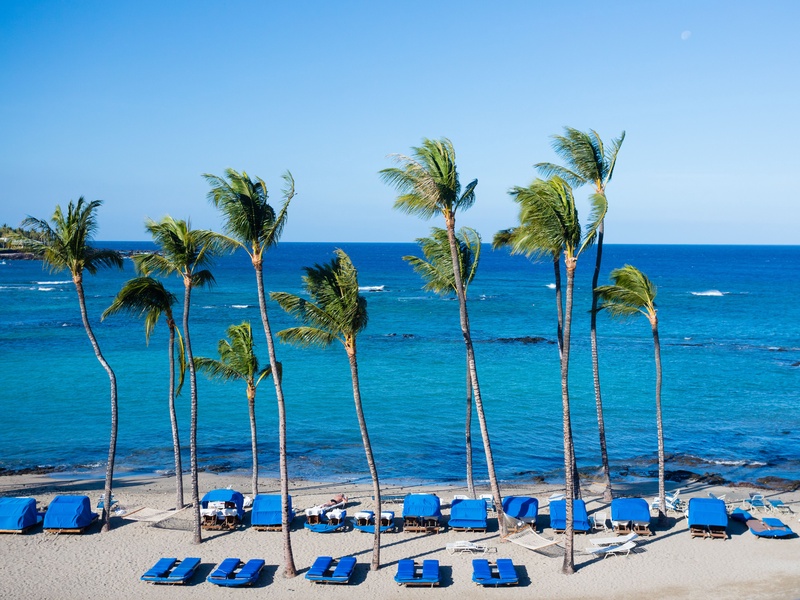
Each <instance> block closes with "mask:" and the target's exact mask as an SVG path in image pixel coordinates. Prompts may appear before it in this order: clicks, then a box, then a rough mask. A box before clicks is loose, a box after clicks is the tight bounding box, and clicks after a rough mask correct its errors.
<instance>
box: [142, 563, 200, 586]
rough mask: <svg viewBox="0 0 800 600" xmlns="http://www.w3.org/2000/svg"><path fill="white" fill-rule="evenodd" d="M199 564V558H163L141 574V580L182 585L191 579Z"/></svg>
mask: <svg viewBox="0 0 800 600" xmlns="http://www.w3.org/2000/svg"><path fill="white" fill-rule="evenodd" d="M199 564H200V559H199V558H184V559H183V560H178V559H177V558H162V559H159V561H158V562H157V563H156V564H155V565H153V566H152V567H151V568H150V570H148V571H147V572H146V573H145V574H144V575H142V576H141V580H142V581H147V582H150V583H170V584H178V585H181V584H184V583H186V582H187V581H189V579H191V577H192V575H194V572H195V570H196V569H197V566H198V565H199Z"/></svg>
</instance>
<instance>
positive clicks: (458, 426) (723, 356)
mask: <svg viewBox="0 0 800 600" xmlns="http://www.w3.org/2000/svg"><path fill="white" fill-rule="evenodd" d="M98 245H102V246H106V247H114V248H117V249H150V248H152V246H150V245H148V244H147V243H145V242H131V243H111V242H108V243H99V244H98ZM338 246H339V247H342V248H343V249H344V250H345V251H346V252H348V253H349V254H350V256H351V257H352V259H353V262H354V263H355V265H356V267H357V268H358V270H359V283H360V284H361V285H362V286H364V288H365V291H364V295H365V296H366V297H367V299H368V310H369V325H368V327H367V329H366V330H365V331H364V332H363V333H362V334H361V336H360V338H359V367H360V375H361V386H362V394H363V401H364V410H365V413H366V418H367V422H368V426H369V429H370V435H371V438H372V444H373V449H374V453H375V457H376V460H377V463H378V469H379V473H380V475H381V477H382V478H384V479H386V480H405V481H422V482H443V481H448V482H456V483H457V482H459V481H463V479H464V442H463V440H464V417H465V415H464V412H465V408H464V407H465V358H464V344H463V340H462V337H461V332H460V328H459V320H458V304H457V302H456V301H455V300H454V299H447V298H440V297H437V296H434V295H432V294H429V293H426V292H423V291H422V289H421V286H422V283H421V281H420V280H419V278H418V276H417V275H416V274H415V273H414V272H413V271H412V269H411V268H410V267H409V266H408V265H407V264H406V263H405V262H404V261H403V260H402V256H404V255H407V254H419V251H418V248H417V246H416V245H415V244H354V243H345V244H340V245H338ZM335 247H337V245H336V244H332V243H331V244H327V243H282V244H281V245H280V246H279V247H278V248H276V249H274V250H272V251H271V252H270V253H269V254H268V259H267V261H266V267H265V282H266V286H267V290H268V291H288V292H294V293H300V292H301V275H302V267H303V266H310V265H313V264H314V263H322V262H326V261H328V260H330V259H331V258H332V251H333V249H334V248H335ZM603 258H604V260H603V263H604V264H603V274H602V276H601V282H607V281H608V273H609V272H610V271H611V269H613V268H616V267H620V266H622V265H623V264H625V263H630V264H633V265H635V266H637V267H638V268H639V269H641V270H642V271H644V272H645V273H646V274H647V275H648V276H649V277H650V278H651V279H652V280H653V281H654V282H655V283H656V284H657V286H658V297H657V304H658V308H659V323H660V325H659V326H660V335H661V344H662V357H663V373H664V380H663V411H664V430H665V444H666V450H667V454H668V464H667V470H668V471H670V470H678V469H686V470H690V471H694V472H696V473H700V474H703V473H718V474H720V475H721V476H722V477H724V478H725V479H727V480H729V481H737V482H741V481H756V480H757V479H759V478H763V477H778V478H786V479H790V480H797V479H800V366H798V365H800V338H799V335H800V303H799V302H798V299H799V298H800V247H797V246H795V247H756V246H637V245H617V246H614V245H606V246H605V248H604V257H603ZM125 262H126V266H125V269H124V271H121V272H120V271H103V272H101V273H99V274H98V275H96V276H91V275H88V274H87V275H86V279H85V289H86V295H87V304H88V310H89V313H90V318H91V321H92V324H93V327H94V330H95V334H96V335H97V338H98V340H99V343H100V345H101V348H102V349H103V352H104V354H105V356H106V358H107V359H108V361H109V363H110V364H111V365H112V367H113V368H114V370H115V371H116V373H117V378H118V383H119V407H120V422H119V445H118V455H117V472H118V473H120V474H133V473H136V474H147V473H166V472H169V471H170V469H171V461H172V451H171V443H172V442H171V435H170V425H169V418H168V412H167V383H168V369H167V366H168V363H167V339H168V338H167V331H166V327H165V325H164V324H163V323H162V324H159V326H157V328H156V331H155V332H154V334H153V336H152V338H151V340H150V345H149V346H147V345H146V344H145V336H144V328H143V323H142V322H141V321H140V320H137V319H134V318H130V317H128V316H124V315H117V316H114V317H111V318H109V319H107V320H106V321H104V322H100V314H101V312H102V311H103V310H104V309H105V308H106V307H107V306H108V305H109V304H110V303H111V301H112V299H113V297H114V295H115V294H116V292H117V291H118V290H119V288H120V286H121V285H122V284H123V283H124V281H126V280H127V279H129V278H131V277H133V276H134V272H133V267H132V264H131V261H130V260H126V261H125ZM593 264H594V255H593V253H587V254H586V255H584V256H583V257H582V258H581V261H580V263H579V265H578V271H577V277H576V290H575V309H574V315H573V317H574V320H573V329H572V341H573V344H572V355H571V356H572V360H571V370H570V393H571V398H572V410H573V426H574V431H575V443H576V450H577V458H578V464H579V467H581V469H586V470H588V471H592V470H593V469H594V470H596V469H597V467H598V465H599V464H600V458H599V450H598V447H599V445H598V439H597V421H596V413H595V403H594V392H593V387H592V375H591V358H590V344H589V314H588V310H589V307H590V302H591V297H590V287H591V275H592V268H593ZM213 271H214V273H215V276H216V281H217V285H216V286H215V287H214V288H212V289H211V290H195V292H194V294H193V303H192V310H191V331H192V341H193V348H194V353H195V355H200V356H215V355H216V346H217V342H218V340H219V339H220V338H222V337H224V336H225V330H226V328H227V327H228V326H229V325H231V324H236V323H241V322H242V321H245V320H249V321H251V322H252V324H253V327H254V330H255V332H256V333H258V332H260V331H262V330H261V324H260V319H259V311H258V300H257V296H256V288H255V277H254V273H253V269H252V266H251V264H250V262H249V259H248V257H247V256H246V255H244V254H235V255H232V256H225V257H222V258H220V259H219V260H218V261H217V263H216V265H215V266H214V268H213ZM553 281H554V280H553V269H552V264H550V263H539V264H536V263H532V262H530V261H528V260H527V259H525V258H524V257H519V256H509V255H508V254H507V253H506V252H504V251H503V252H493V251H491V249H490V248H488V247H487V248H486V249H485V250H484V252H483V254H482V257H481V265H480V268H479V272H478V275H477V278H476V279H475V281H474V282H473V284H472V285H471V287H470V289H469V310H470V319H471V325H472V331H473V338H474V341H475V347H476V357H477V366H478V373H479V379H480V384H481V388H482V394H483V397H484V403H485V407H486V415H487V420H488V424H489V430H490V435H491V441H492V445H493V448H494V451H495V462H496V466H497V469H498V474H499V476H500V478H501V479H502V480H505V481H514V482H518V483H524V482H527V481H531V480H533V479H534V478H537V477H544V478H545V479H547V480H552V481H557V480H558V479H559V478H560V477H563V475H562V474H561V473H560V471H559V468H560V467H563V459H562V441H561V396H560V374H559V361H558V350H557V346H556V345H555V344H554V341H555V331H556V309H555V293H554V290H553ZM167 283H168V285H169V286H170V287H171V288H172V289H173V290H174V292H175V293H176V294H177V295H178V296H179V298H182V289H183V288H182V283H181V282H180V281H179V280H178V279H177V278H175V279H174V280H168V281H167ZM378 289H380V291H374V290H378ZM368 290H369V291H368ZM0 298H1V299H2V307H3V310H2V314H0V323H1V326H0V351H2V361H1V362H0V365H2V366H1V367H0V369H2V371H1V372H2V380H1V381H2V383H0V406H1V407H2V410H3V415H4V426H3V434H2V436H0V468H3V469H6V470H11V471H18V470H23V469H28V468H37V467H38V468H45V469H50V468H52V469H54V470H56V471H66V472H70V473H73V472H80V473H82V474H83V475H85V476H93V475H97V476H101V475H102V473H103V471H104V466H105V459H106V455H107V451H108V430H109V394H108V378H107V376H106V373H105V371H104V370H103V369H102V368H101V366H100V365H99V363H98V362H97V360H96V358H95V356H94V354H93V352H92V349H91V346H90V345H89V341H88V339H87V337H86V334H85V332H84V329H83V326H82V324H81V319H80V314H79V310H78V302H77V298H76V295H75V290H74V287H73V284H72V282H71V279H70V277H69V275H68V274H65V273H63V272H62V273H49V272H48V271H46V270H43V269H42V263H41V262H39V261H11V260H8V261H5V263H4V264H0ZM181 310H182V309H181V306H180V305H179V306H178V307H176V313H177V315H180V314H181ZM269 314H270V319H271V322H272V325H273V329H274V330H275V331H277V330H279V329H282V328H285V327H288V326H291V325H293V324H294V322H293V321H292V320H291V319H290V318H289V317H288V316H287V315H286V314H284V313H283V312H282V311H281V310H280V308H278V307H277V305H275V304H274V303H270V306H269ZM598 335H599V352H600V361H601V380H602V383H603V395H604V402H605V416H606V427H607V435H608V448H609V455H610V459H611V462H612V469H613V471H614V476H615V477H617V478H638V477H649V476H652V475H653V474H654V473H655V468H656V450H657V444H656V425H655V408H654V404H655V396H654V386H655V370H654V359H653V339H652V335H651V332H650V327H649V324H648V322H647V320H646V319H645V318H644V317H642V318H638V319H632V320H629V321H624V322H619V321H612V320H610V319H609V318H608V317H607V316H605V315H601V317H600V318H599V322H598ZM524 337H542V338H545V339H546V340H547V341H545V342H541V343H524V342H523V341H521V340H520V338H524ZM256 339H257V341H260V344H259V346H258V350H259V351H260V356H261V358H262V361H263V362H264V363H265V364H266V362H267V360H268V358H267V354H266V344H265V343H264V342H263V333H262V334H260V335H257V336H256ZM277 352H278V360H280V361H281V362H282V363H283V366H284V385H285V394H286V399H287V411H288V427H289V440H288V441H289V454H290V462H289V469H290V476H292V477H293V478H300V477H302V478H310V479H317V480H344V479H356V480H358V479H364V480H365V481H366V480H368V477H369V475H368V471H367V467H366V461H365V459H364V455H363V447H362V445H361V441H360V436H359V431H358V425H357V422H356V417H355V410H354V408H353V400H352V388H351V383H350V371H349V368H348V363H347V358H346V355H345V353H344V350H343V349H342V348H341V346H334V347H331V348H330V349H327V350H321V349H311V350H301V349H296V348H292V347H289V346H286V345H283V344H278V345H277ZM198 387H199V430H198V445H199V452H200V463H201V467H202V468H205V469H209V470H216V471H241V472H243V473H244V472H246V471H247V469H248V465H249V461H250V454H249V452H250V440H249V425H248V417H247V408H246V407H247V404H246V397H245V389H244V385H243V384H238V383H228V384H223V383H215V382H210V381H208V380H207V379H205V378H204V377H203V376H200V377H199V380H198ZM178 406H179V419H180V421H181V434H182V436H183V437H182V441H183V442H184V444H185V445H187V446H186V447H185V448H184V451H185V454H186V458H185V460H186V462H185V464H187V465H188V421H189V393H188V385H187V388H186V390H185V391H184V393H183V394H182V395H181V396H180V397H179V398H178ZM257 417H258V431H259V440H260V461H261V467H262V473H263V474H264V475H268V476H274V475H276V474H277V464H278V463H277V422H276V410H275V397H274V388H273V387H272V383H271V381H269V380H268V381H265V382H264V383H263V384H262V386H261V387H260V388H259V393H258V397H257ZM473 424H474V431H473V442H474V446H475V451H474V452H475V458H476V468H475V472H476V479H477V480H479V481H485V480H486V473H485V463H484V461H483V449H482V446H481V442H480V432H479V430H478V427H477V419H473Z"/></svg>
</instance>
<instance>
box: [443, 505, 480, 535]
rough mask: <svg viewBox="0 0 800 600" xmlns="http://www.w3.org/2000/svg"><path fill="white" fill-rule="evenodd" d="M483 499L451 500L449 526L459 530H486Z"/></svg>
mask: <svg viewBox="0 0 800 600" xmlns="http://www.w3.org/2000/svg"><path fill="white" fill-rule="evenodd" d="M486 521H487V517H486V502H485V501H484V500H460V499H458V500H453V503H452V504H451V505H450V523H449V525H450V527H451V528H452V529H457V530H460V531H466V530H469V531H486V526H487V524H486Z"/></svg>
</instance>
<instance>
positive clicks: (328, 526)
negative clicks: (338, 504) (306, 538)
mask: <svg viewBox="0 0 800 600" xmlns="http://www.w3.org/2000/svg"><path fill="white" fill-rule="evenodd" d="M345 517H347V511H346V510H342V509H341V508H336V509H334V510H331V511H328V512H327V513H325V514H324V515H323V516H322V519H324V520H320V522H319V523H309V522H308V521H306V522H305V523H304V524H303V527H305V528H306V529H308V530H309V531H313V532H314V533H331V532H333V531H339V530H343V529H344V528H345V527H346V526H347V521H346V520H345ZM373 533H374V532H373Z"/></svg>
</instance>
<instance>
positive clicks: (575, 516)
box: [550, 498, 592, 533]
mask: <svg viewBox="0 0 800 600" xmlns="http://www.w3.org/2000/svg"><path fill="white" fill-rule="evenodd" d="M572 522H573V525H572V527H573V530H574V531H575V533H588V532H589V531H591V530H592V526H591V525H590V524H589V515H587V514H586V503H585V502H584V501H583V500H582V499H581V498H576V499H575V500H573V501H572ZM550 527H551V528H552V529H553V531H555V532H556V533H561V532H563V531H565V530H566V529H567V501H566V499H564V500H554V501H552V502H550Z"/></svg>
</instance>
